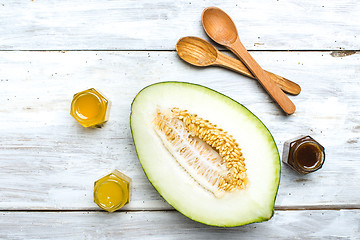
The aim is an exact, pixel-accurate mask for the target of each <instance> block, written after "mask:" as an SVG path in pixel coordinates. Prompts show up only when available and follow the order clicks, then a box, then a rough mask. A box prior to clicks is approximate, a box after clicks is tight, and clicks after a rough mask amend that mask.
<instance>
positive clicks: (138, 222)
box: [0, 210, 360, 240]
mask: <svg viewBox="0 0 360 240" xmlns="http://www.w3.org/2000/svg"><path fill="white" fill-rule="evenodd" d="M0 222H1V223H2V224H1V225H0V238H2V239H50V238H51V239H99V240H100V239H276V240H277V239H291V240H292V239H358V237H359V236H360V228H359V227H360V226H359V222H360V210H340V211H277V212H276V213H275V215H274V217H273V218H272V219H271V220H270V221H268V222H262V223H255V224H250V225H246V226H242V227H234V228H219V227H211V226H207V225H204V224H201V223H197V222H194V221H192V220H190V219H188V218H186V217H184V216H182V215H181V214H180V213H178V212H175V211H170V212H163V211H154V212H115V213H111V214H108V213H104V212H60V213H54V212H2V213H1V214H0Z"/></svg>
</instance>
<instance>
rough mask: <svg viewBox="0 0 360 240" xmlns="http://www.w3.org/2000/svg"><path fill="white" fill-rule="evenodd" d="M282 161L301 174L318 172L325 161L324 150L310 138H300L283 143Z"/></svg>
mask: <svg viewBox="0 0 360 240" xmlns="http://www.w3.org/2000/svg"><path fill="white" fill-rule="evenodd" d="M282 161H283V162H284V163H286V164H288V165H289V166H290V167H292V168H293V169H294V170H295V171H297V172H299V173H301V174H308V173H311V172H315V171H317V170H319V169H320V168H321V167H322V166H323V164H324V161H325V148H324V147H323V146H322V145H320V143H318V142H317V141H315V140H314V139H313V138H312V137H310V136H300V137H297V138H294V139H291V140H289V141H286V142H285V143H284V151H283V159H282Z"/></svg>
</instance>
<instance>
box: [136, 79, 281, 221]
mask: <svg viewBox="0 0 360 240" xmlns="http://www.w3.org/2000/svg"><path fill="white" fill-rule="evenodd" d="M165 84H171V85H173V84H179V86H180V85H181V86H188V87H191V88H198V90H199V91H206V93H207V94H212V95H214V97H217V98H219V99H221V100H223V101H226V102H227V104H229V105H232V106H233V107H234V108H235V109H236V108H240V109H241V111H243V113H246V115H247V116H248V117H249V118H255V119H256V121H257V123H260V124H261V127H262V128H263V132H264V133H265V134H266V135H267V141H268V142H269V143H271V144H272V145H273V149H274V150H276V155H277V157H276V158H275V159H274V161H275V163H274V165H275V166H277V168H276V169H274V170H275V174H276V176H277V177H276V178H275V179H274V181H275V182H274V184H273V186H274V194H273V195H274V196H273V200H272V206H271V213H270V214H269V215H268V216H267V217H263V216H261V217H258V218H254V219H252V220H250V221H243V222H236V223H234V224H225V225H224V224H218V223H209V222H206V221H199V220H198V219H194V218H192V216H191V214H187V213H185V212H183V211H182V209H179V208H178V207H177V206H176V204H175V203H176V201H171V200H170V199H168V198H166V197H165V195H166V194H165V193H164V192H163V191H162V190H161V189H159V188H157V186H156V185H154V183H153V182H152V181H151V178H150V177H149V175H148V173H147V171H146V168H145V167H144V166H143V162H142V159H141V158H140V155H139V149H138V146H136V140H135V137H134V136H135V134H134V126H133V124H132V121H131V120H130V128H131V133H132V136H133V141H134V143H135V150H136V153H137V155H138V157H139V161H140V164H141V166H142V168H143V170H144V173H145V175H146V176H147V178H148V179H149V181H150V183H151V184H152V185H153V187H154V188H155V189H156V190H157V191H158V193H159V194H160V195H161V196H163V197H164V198H165V200H166V201H167V202H168V203H169V204H170V205H171V206H173V207H174V208H175V209H176V210H178V211H179V212H181V213H182V214H183V215H185V216H187V217H188V218H190V219H192V220H194V221H197V222H201V223H204V224H207V225H213V226H218V227H236V226H241V225H246V224H250V223H255V222H262V221H267V220H269V219H270V218H271V217H272V216H273V215H274V203H275V199H276V196H277V191H278V187H279V183H280V171H281V168H280V156H279V152H278V149H277V146H276V144H275V141H274V138H273V136H272V135H271V133H270V131H269V130H268V128H267V127H266V126H265V125H264V124H263V123H262V122H261V121H260V119H259V118H258V117H257V116H255V115H254V114H253V113H252V112H251V111H250V110H248V109H247V108H246V107H245V106H243V105H242V104H240V103H238V102H236V101H235V100H233V99H231V98H230V97H228V96H226V95H224V94H222V93H219V92H217V91H215V90H213V89H210V88H207V87H204V86H201V85H197V84H193V83H187V82H172V81H168V82H160V83H155V84H152V85H149V86H147V87H145V88H143V89H142V90H141V91H140V92H139V93H138V94H137V95H136V96H135V98H134V100H133V102H132V104H131V109H132V110H133V105H134V103H135V102H136V100H137V98H138V96H139V95H141V93H142V92H144V91H146V90H147V89H149V88H151V87H154V86H156V85H165ZM132 115H133V111H131V114H130V119H132Z"/></svg>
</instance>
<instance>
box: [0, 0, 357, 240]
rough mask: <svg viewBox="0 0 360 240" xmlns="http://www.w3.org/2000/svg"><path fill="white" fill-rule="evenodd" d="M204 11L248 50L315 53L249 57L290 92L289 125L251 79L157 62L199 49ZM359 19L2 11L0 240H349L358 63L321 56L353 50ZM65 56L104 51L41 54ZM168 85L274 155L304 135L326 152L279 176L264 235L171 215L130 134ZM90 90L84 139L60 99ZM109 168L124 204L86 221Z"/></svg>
mask: <svg viewBox="0 0 360 240" xmlns="http://www.w3.org/2000/svg"><path fill="white" fill-rule="evenodd" d="M208 6H218V7H220V8H222V9H223V10H225V11H226V12H228V13H229V15H230V16H231V17H232V18H233V19H234V21H235V23H236V25H237V27H238V30H239V34H240V38H241V40H242V42H243V43H244V45H245V46H246V47H247V48H248V49H250V50H316V51H317V52H296V51H291V52H287V51H283V52H271V51H267V52H252V54H253V56H254V57H255V58H256V60H258V62H259V63H260V65H261V66H263V67H264V68H265V69H267V70H269V71H272V72H274V73H278V74H280V75H282V76H284V77H287V78H289V79H291V80H293V81H295V82H297V83H299V84H300V85H301V87H302V93H301V94H300V95H299V96H296V97H291V99H292V100H293V101H294V102H295V104H296V106H297V111H296V113H295V114H294V115H293V116H288V117H287V116H284V115H283V114H282V112H281V111H280V110H279V109H278V108H277V107H276V105H275V104H274V103H273V102H272V100H271V99H270V98H269V97H268V95H267V94H266V93H265V92H264V91H263V89H262V88H261V86H260V85H259V84H257V83H256V82H255V81H254V80H251V79H247V78H245V77H242V76H240V75H238V74H236V73H233V72H230V71H227V70H224V69H217V68H208V69H200V68H195V67H192V66H190V65H187V64H186V63H184V62H182V61H181V60H180V59H179V58H178V57H177V56H176V53H175V52H174V51H169V52H165V51H156V50H174V49H175V43H176V41H177V40H178V39H179V38H180V37H183V36H189V35H194V36H199V37H203V38H207V37H206V35H205V33H204V31H203V29H202V27H201V22H200V14H201V12H202V10H203V9H204V8H205V7H208ZM359 8H360V4H358V1H356V0H348V1H321V0H315V1H310V0H304V1H296V0H289V1H283V0H280V1H277V0H270V1H269V0H259V1H251V0H244V1H241V2H240V1H218V0H212V1H210V0H205V1H194V2H192V1H170V0H163V1H161V2H160V1H152V0H144V1H129V0H122V1H108V0H104V1H93V0H87V1H69V0H64V1H37V0H35V1H19V0H14V1H1V2H0V210H1V213H0V238H1V239H24V238H26V239H41V238H55V239H56V238H58V239H84V238H85V239H105V238H119V237H122V238H124V239H134V238H141V239H143V238H144V237H145V238H146V239H159V238H164V239H173V238H177V239H184V238H189V239H210V238H214V239H219V238H220V237H221V238H224V237H225V238H236V239H239V238H241V237H242V238H244V239H262V238H264V236H266V238H269V239H304V238H306V239H320V238H325V239H334V238H345V239H357V238H358V236H359V235H360V233H359V231H360V226H359V222H360V221H359V220H360V219H359V210H358V209H359V208H360V196H359V194H357V193H359V192H360V184H359V183H360V163H359V162H360V161H359V160H360V159H359V154H358V153H359V150H360V148H359V146H360V144H359V133H360V118H359V116H360V112H359V107H358V105H359V102H360V101H359V100H360V99H359V98H360V97H359V94H358V93H359V90H360V86H359V84H360V82H359V81H358V79H359V77H358V76H359V75H360V55H359V53H356V54H353V55H349V54H352V53H351V52H345V53H344V52H330V51H333V50H342V49H346V50H359V37H360V36H359V32H360V21H359V20H360V19H359V15H358V13H359V10H360V9H359ZM66 49H67V50H110V51H71V52H56V51H51V50H66ZM6 50H25V51H6ZM26 50H45V51H30V52H29V51H26ZM48 50H50V52H47V51H48ZM111 50H136V51H111ZM146 50H151V51H146ZM154 50H155V51H154ZM318 50H330V51H325V52H319V51H318ZM228 54H229V53H228ZM347 55H349V56H347ZM168 80H174V81H190V82H194V83H199V84H202V85H205V86H208V87H210V88H213V89H216V90H218V91H220V92H222V93H224V94H226V95H229V96H230V97H232V98H233V99H235V100H237V101H239V102H241V103H243V104H244V105H245V106H246V107H248V108H249V109H250V110H251V111H253V112H254V113H255V114H256V115H257V116H258V117H259V118H260V119H261V120H262V121H263V122H264V123H265V125H266V126H267V127H268V128H269V130H270V131H271V132H272V134H273V136H274V138H275V140H276V143H277V145H278V147H279V151H280V155H281V153H282V144H283V142H284V141H286V140H287V139H289V138H293V137H294V136H296V135H299V134H310V135H312V136H313V137H314V138H315V139H317V140H318V141H319V142H320V143H322V144H323V145H324V146H325V148H326V163H325V165H324V167H323V169H321V170H320V171H318V172H316V173H313V174H310V175H308V176H300V175H298V174H296V173H294V172H293V171H292V170H290V169H289V168H288V167H287V166H282V175H281V182H280V188H279V193H278V197H277V200H276V210H277V211H276V212H275V216H274V218H273V219H272V220H270V221H269V222H265V223H259V224H253V225H248V226H245V227H241V228H230V229H220V228H214V227H208V226H205V225H202V224H199V223H195V222H193V221H191V220H189V219H187V218H185V217H184V216H182V215H181V214H179V213H177V212H175V211H171V209H172V208H171V206H169V205H168V204H167V203H166V202H164V201H163V200H162V198H161V197H160V196H159V194H158V193H157V192H156V191H155V190H154V189H153V187H152V186H151V184H150V183H149V182H148V180H147V178H146V177H145V175H144V174H143V171H142V169H141V166H140V164H139V162H138V160H137V157H136V154H135V150H134V146H133V143H132V140H131V133H130V129H129V114H130V105H131V101H132V99H133V97H134V96H135V95H136V93H137V92H138V91H139V90H140V89H142V88H143V87H145V86H147V85H149V84H151V83H154V82H159V81H168ZM89 87H97V88H99V89H100V90H101V91H102V92H104V93H105V94H106V95H107V96H108V97H109V98H110V99H111V100H112V101H113V107H112V110H111V116H110V121H109V122H108V123H106V124H105V126H104V127H103V128H101V129H84V128H82V127H81V126H80V125H79V124H77V123H76V122H75V120H74V119H72V118H71V116H70V115H69V106H70V101H71V98H72V95H73V94H74V93H75V92H77V91H81V90H83V89H86V88H89ZM114 168H117V169H119V170H121V171H123V172H124V173H126V174H128V175H129V176H131V177H132V179H133V197H132V199H131V203H130V204H129V205H127V206H126V207H124V209H123V210H122V211H121V212H117V213H113V214H107V213H103V212H97V211H93V212H87V210H98V208H97V206H96V205H95V204H94V203H93V197H92V189H93V182H94V181H95V180H96V179H97V178H99V177H101V176H103V175H104V174H106V173H108V172H109V171H111V170H112V169H114ZM336 208H347V209H351V208H353V210H340V211H337V210H331V209H336ZM288 209H297V210H296V211H293V210H288ZM309 209H328V210H315V211H314V210H309ZM12 210H16V211H12ZM29 210H32V211H29ZM33 210H35V211H33ZM37 210H51V212H38V211H37ZM64 210H77V211H76V212H71V211H70V212H68V211H64ZM138 210H144V211H138ZM154 210H155V211H154ZM163 210H170V211H163Z"/></svg>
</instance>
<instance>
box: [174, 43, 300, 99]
mask: <svg viewBox="0 0 360 240" xmlns="http://www.w3.org/2000/svg"><path fill="white" fill-rule="evenodd" d="M176 51H177V53H178V54H179V56H180V58H181V59H182V60H184V61H185V62H188V63H190V64H192V65H195V66H198V67H207V66H221V67H225V68H228V69H230V70H233V71H235V72H238V73H240V74H243V75H245V76H247V77H250V78H255V77H254V75H253V74H252V73H251V72H250V71H249V69H248V68H247V67H246V66H245V65H244V64H243V63H242V62H241V61H239V60H237V59H235V58H232V57H230V56H228V55H226V54H223V53H222V52H220V51H218V50H217V49H216V48H215V47H214V46H213V45H211V44H210V43H209V42H207V41H206V40H204V39H202V38H198V37H183V38H181V39H179V41H178V42H177V43H176ZM265 72H266V71H265ZM266 73H267V74H269V76H270V78H271V79H272V80H274V81H275V83H276V84H277V85H278V86H279V87H280V88H281V89H282V90H283V91H285V92H287V93H290V94H293V95H298V94H299V93H300V91H301V88H300V86H299V85H297V84H296V83H294V82H292V81H290V80H288V79H286V78H283V77H280V76H278V75H276V74H273V73H271V72H266ZM255 79H256V78H255Z"/></svg>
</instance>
